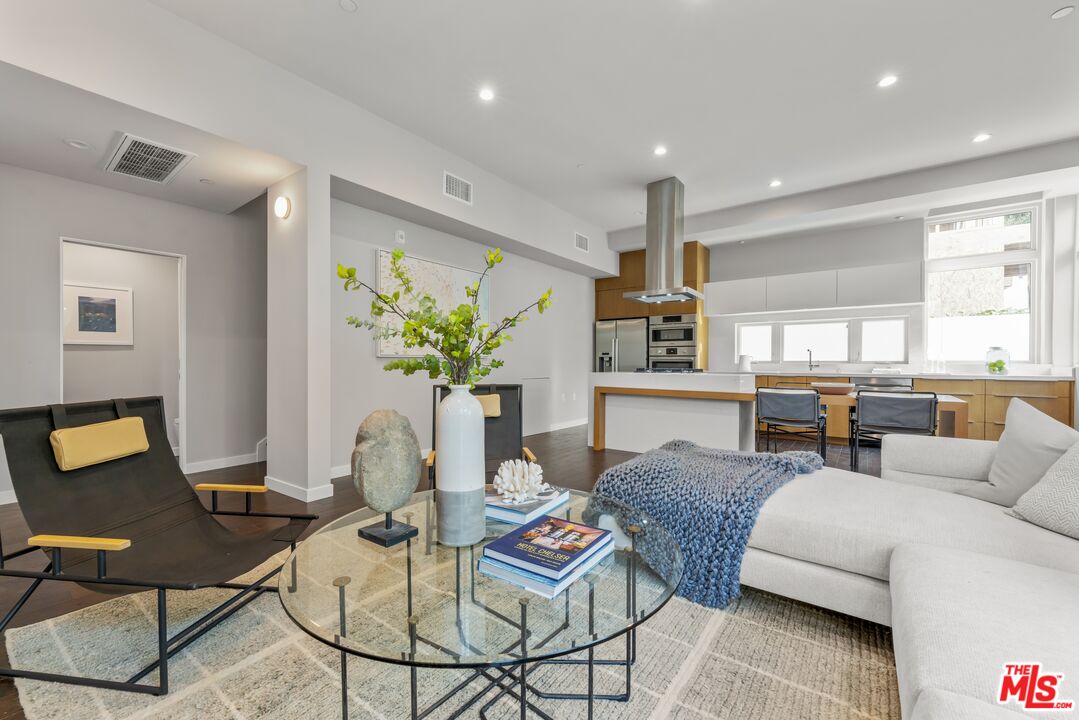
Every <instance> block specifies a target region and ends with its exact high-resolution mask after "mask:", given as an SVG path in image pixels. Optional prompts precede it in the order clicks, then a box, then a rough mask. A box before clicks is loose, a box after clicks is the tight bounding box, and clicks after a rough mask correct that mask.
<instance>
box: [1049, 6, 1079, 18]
mask: <svg viewBox="0 0 1079 720" xmlns="http://www.w3.org/2000/svg"><path fill="white" fill-rule="evenodd" d="M1073 10H1075V6H1074V5H1065V6H1064V7H1062V8H1060V9H1059V10H1057V11H1056V12H1054V13H1053V14H1052V15H1050V16H1049V19H1050V20H1062V19H1064V18H1066V17H1068V16H1069V15H1071V14H1072V11H1073Z"/></svg>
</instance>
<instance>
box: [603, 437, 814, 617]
mask: <svg viewBox="0 0 1079 720" xmlns="http://www.w3.org/2000/svg"><path fill="white" fill-rule="evenodd" d="M823 465H824V462H823V460H821V456H820V455H818V454H817V453H813V452H785V453H780V454H778V455H775V454H769V453H743V452H736V451H733V450H713V449H710V448H704V447H701V446H699V445H697V444H695V443H691V442H689V441H687V440H672V441H670V442H668V443H666V444H665V445H663V446H661V447H660V448H658V449H656V450H649V451H648V452H646V453H642V454H641V455H638V456H637V457H635V458H633V459H632V460H629V461H627V462H624V463H622V464H621V465H616V466H615V467H612V468H610V469H609V470H607V471H605V472H604V473H603V474H602V475H601V476H600V478H599V482H597V483H596V487H595V489H594V490H593V493H594V494H595V495H597V496H602V497H608V498H611V499H613V500H617V501H619V502H622V503H624V504H626V505H629V506H630V507H632V508H634V509H636V510H640V511H642V512H644V513H645V514H647V515H648V516H650V517H651V518H653V519H654V520H655V521H656V522H658V523H659V524H661V525H662V526H663V527H664V528H666V529H667V531H668V532H670V533H671V535H673V536H674V537H675V539H676V540H677V541H678V546H679V547H680V548H681V549H682V559H683V563H684V568H685V569H684V573H683V575H682V582H681V584H680V585H679V586H678V594H679V595H681V596H682V597H684V598H686V599H687V600H691V601H693V602H695V603H700V604H701V605H706V606H708V607H716V608H723V607H727V605H729V604H730V602H731V601H732V600H734V599H735V598H737V597H738V594H739V592H740V591H741V584H740V583H739V577H740V575H741V570H742V555H743V554H745V551H746V543H747V541H748V540H749V533H750V532H751V531H752V530H753V526H754V525H755V524H756V522H757V515H758V514H759V513H760V509H761V506H762V505H764V502H765V500H767V499H768V498H769V497H771V495H772V493H774V492H775V491H776V490H778V489H779V488H780V487H782V486H783V485H785V484H786V483H788V482H790V481H791V480H792V479H793V478H794V476H795V475H797V474H804V473H811V472H813V471H814V470H819V469H820V468H821V467H823ZM642 554H643V555H644V556H645V558H646V559H648V555H649V554H650V553H648V552H647V548H642ZM657 559H658V558H657Z"/></svg>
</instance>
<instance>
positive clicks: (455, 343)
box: [337, 248, 552, 385]
mask: <svg viewBox="0 0 1079 720" xmlns="http://www.w3.org/2000/svg"><path fill="white" fill-rule="evenodd" d="M404 257H405V253H404V251H403V250H400V249H397V250H394V251H393V253H392V254H391V258H390V275H391V276H392V277H393V279H394V280H395V281H396V283H397V289H395V290H394V291H393V292H391V293H383V292H379V291H378V290H376V289H374V288H373V287H371V286H370V285H368V284H367V283H365V282H364V281H363V280H361V279H359V278H358V277H357V276H356V268H354V267H345V266H344V265H340V264H339V265H338V266H337V277H339V278H341V279H342V280H344V287H345V290H346V291H352V290H366V291H367V292H368V293H369V294H370V295H371V319H370V320H364V319H360V318H357V317H355V316H353V315H350V316H348V317H347V318H346V321H347V322H348V324H349V325H352V326H353V327H357V328H366V329H368V330H371V331H372V332H373V333H375V336H376V337H378V338H400V339H401V344H402V345H403V346H404V347H405V348H406V349H415V348H420V349H425V350H428V351H430V352H427V353H425V354H424V355H423V357H410V358H400V359H395V360H391V361H389V362H388V363H386V365H385V366H384V368H383V369H384V370H400V371H401V372H403V373H404V374H405V375H412V374H414V373H417V372H421V371H422V372H426V373H427V375H428V377H430V378H431V379H437V378H439V377H445V378H446V379H447V380H449V381H450V382H451V383H452V384H454V385H475V384H476V383H477V382H478V381H479V380H482V379H483V378H485V377H487V376H488V375H490V374H491V371H492V370H495V369H497V368H500V367H502V365H503V362H502V361H501V360H498V359H496V358H494V357H492V355H493V354H494V352H495V351H496V350H498V348H499V347H501V346H502V344H503V343H505V342H509V341H510V340H512V339H513V338H512V337H511V336H510V335H509V334H508V333H507V332H506V331H507V330H509V329H510V328H513V327H517V325H518V324H519V323H521V322H524V321H525V320H527V319H528V316H527V315H526V314H525V313H527V312H530V311H531V310H533V309H535V310H537V311H538V312H539V313H540V314H541V315H542V314H543V312H544V311H545V310H547V308H549V307H550V306H551V302H552V300H551V289H550V288H548V289H547V292H545V293H543V295H541V296H540V297H539V299H538V300H536V301H535V302H533V303H532V304H531V305H529V306H528V307H526V308H524V309H522V310H520V311H518V312H517V313H515V314H513V315H509V316H506V317H504V318H502V320H501V321H500V322H499V323H498V324H497V325H495V326H494V327H492V326H491V325H490V323H487V322H484V321H483V318H482V317H481V315H480V307H479V298H480V294H481V290H482V287H483V282H484V281H485V280H486V279H487V277H488V274H489V273H490V271H491V270H493V269H494V267H495V266H496V265H499V264H500V263H501V262H502V261H503V259H504V258H503V256H502V250H501V249H500V248H495V249H493V250H488V251H487V252H486V253H485V254H484V260H485V263H486V266H485V267H484V270H483V272H482V273H481V274H480V277H479V278H478V279H477V280H476V281H475V282H472V283H470V284H468V285H466V286H465V296H466V298H467V302H464V303H461V304H460V305H458V306H457V307H455V308H452V309H451V310H449V311H443V310H441V309H440V308H439V307H438V301H437V300H435V298H434V297H432V296H431V295H430V294H429V293H424V292H418V291H417V290H416V287H415V283H414V282H413V280H412V277H411V276H410V275H409V273H408V269H407V268H406V267H405V265H404ZM388 321H393V323H392V324H390V322H388ZM398 324H399V325H400V327H398Z"/></svg>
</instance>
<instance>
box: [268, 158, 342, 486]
mask: <svg viewBox="0 0 1079 720" xmlns="http://www.w3.org/2000/svg"><path fill="white" fill-rule="evenodd" d="M267 193H268V196H267V208H268V209H267V213H268V217H267V225H266V228H267V229H266V242H267V252H266V272H267V278H266V294H267V298H266V320H267V323H266V324H267V327H266V352H267V357H266V438H267V453H266V484H267V486H268V487H270V488H271V489H272V490H275V491H277V492H280V493H284V494H285V495H288V496H290V497H294V498H297V499H298V500H303V501H305V502H310V501H312V500H318V499H321V498H325V497H329V496H331V495H332V494H333V486H332V485H331V484H330V482H329V479H330V451H329V417H330V395H329V393H330V389H329V374H330V373H329V357H330V335H329V319H330V318H329V315H330V310H329V297H330V296H329V292H330V288H329V283H328V282H327V277H326V272H325V268H326V267H327V263H328V262H329V254H330V231H329V228H330V181H329V175H328V174H322V173H319V172H318V171H317V170H315V169H312V168H308V169H307V170H303V171H300V172H298V173H296V174H295V175H292V176H290V177H288V178H285V179H284V180H282V181H281V182H279V183H277V184H275V185H273V186H272V187H270V188H269V189H268V191H267ZM278 197H285V198H287V199H288V201H289V204H290V206H291V209H290V211H289V215H288V217H286V218H279V217H277V215H276V214H275V212H274V206H275V204H276V200H277V198H278Z"/></svg>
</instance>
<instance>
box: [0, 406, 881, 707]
mask: <svg viewBox="0 0 1079 720" xmlns="http://www.w3.org/2000/svg"><path fill="white" fill-rule="evenodd" d="M525 444H526V445H527V446H528V447H529V449H531V450H532V452H534V453H535V454H536V456H537V458H538V459H539V462H540V464H541V465H543V476H544V479H545V480H547V481H548V482H550V483H554V484H556V485H562V486H564V487H570V488H574V489H578V490H591V489H592V486H593V485H594V484H595V482H596V479H597V478H598V477H599V475H600V474H601V473H602V472H603V471H604V470H606V469H607V468H609V467H611V466H613V465H617V464H618V463H620V462H624V461H625V460H628V459H629V458H631V457H633V456H634V453H630V452H624V451H621V450H605V451H602V452H593V451H592V450H591V449H590V448H589V447H588V446H587V431H586V429H585V427H584V426H580V427H575V428H569V429H566V430H558V431H556V432H550V433H543V434H540V435H532V436H529V437H528V438H526V440H525ZM779 449H780V450H807V449H808V450H811V449H813V448H812V444H811V443H808V442H801V441H799V440H781V441H780V446H779ZM849 458H850V455H849V452H848V450H847V447H846V446H845V445H830V446H829V448H828V458H827V463H828V465H831V466H835V467H841V468H847V467H848V464H849ZM861 471H862V472H865V473H869V474H875V475H879V474H880V451H879V450H872V449H871V450H865V451H863V455H862V467H861ZM265 475H266V466H265V464H264V463H256V464H251V465H241V466H237V467H231V468H226V469H223V470H213V471H210V472H204V473H197V474H193V475H191V476H189V478H188V479H189V480H190V481H191V482H192V484H194V483H197V482H220V483H241V484H243V483H252V484H262V482H263V478H264V477H265ZM333 485H334V494H333V497H330V498H326V499H325V500H318V501H316V502H312V503H303V502H300V501H298V500H293V499H292V498H290V497H287V496H285V495H280V494H278V493H275V492H268V493H266V494H265V495H256V496H254V509H255V510H263V511H273V512H301V513H303V512H306V513H315V514H317V515H318V516H319V519H318V520H316V521H315V522H313V523H311V527H310V528H309V530H308V533H310V532H313V531H314V530H315V529H317V528H319V527H321V526H322V525H325V524H326V523H328V522H331V521H332V520H335V519H337V518H339V517H341V516H342V515H344V514H346V513H348V512H351V511H353V510H356V509H358V508H360V507H363V504H364V503H363V498H361V497H360V495H359V493H357V492H356V489H355V488H354V487H353V485H352V479H351V478H349V477H344V478H337V479H335V480H334V481H333ZM426 486H427V482H426V479H424V480H422V481H421V483H420V489H426ZM203 494H204V495H206V497H204V498H203V501H204V503H206V504H207V505H208V504H209V501H210V498H209V493H203ZM221 509H223V510H228V509H236V510H242V509H243V496H242V495H239V496H237V497H235V498H229V497H222V499H221ZM221 521H222V523H225V524H228V525H229V526H230V527H234V528H235V529H237V531H241V532H243V531H245V530H248V531H257V530H261V529H263V528H265V527H266V526H267V525H272V524H274V523H279V522H280V521H270V520H259V519H250V518H235V517H222V518H221ZM0 534H2V537H3V540H4V550H5V551H6V552H9V553H10V552H12V551H14V550H18V549H20V548H22V547H25V546H24V544H23V542H22V541H23V540H24V539H25V538H26V537H28V536H29V535H30V532H29V528H27V526H26V521H25V520H24V519H23V516H22V513H21V512H19V507H18V505H15V504H11V505H4V506H0ZM45 562H46V560H45V557H44V555H38V554H36V553H34V554H30V555H26V556H24V557H21V558H17V559H15V560H13V561H11V563H10V566H11V567H13V568H20V569H28V570H29V569H33V570H40V569H41V568H42V567H43V566H44V564H45ZM28 585H29V582H20V581H16V580H12V579H10V578H3V579H2V581H0V608H3V609H4V610H5V611H6V609H7V608H9V607H11V606H12V605H13V604H14V602H15V600H16V599H17V598H18V596H19V595H20V594H21V593H22V592H23V591H24V590H25V588H26V587H27V586H28ZM113 597H116V596H115V595H102V594H99V593H96V592H93V591H91V590H87V589H85V588H83V587H81V586H78V585H75V584H73V583H48V582H46V583H43V584H42V586H41V587H40V588H39V589H38V590H37V592H36V593H35V594H34V596H33V597H32V598H31V599H30V601H29V602H28V603H27V604H26V606H25V607H23V608H22V610H20V611H19V614H18V615H17V616H16V618H15V620H14V622H13V623H12V625H11V626H12V627H19V626H21V625H27V624H30V623H35V622H39V621H41V620H46V619H48V618H51V617H56V616H58V615H62V614H64V613H69V612H72V611H74V610H79V609H81V608H84V607H88V606H90V605H95V604H97V603H99V602H104V601H106V600H109V599H111V598H113ZM0 662H2V663H4V665H5V666H6V664H7V653H6V651H5V649H4V648H3V646H2V644H0ZM23 718H24V716H23V713H22V707H21V706H20V704H19V698H18V693H17V692H16V690H15V686H14V683H13V682H12V681H11V680H9V679H7V678H5V679H3V680H0V720H15V719H19V720H22V719H23Z"/></svg>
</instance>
